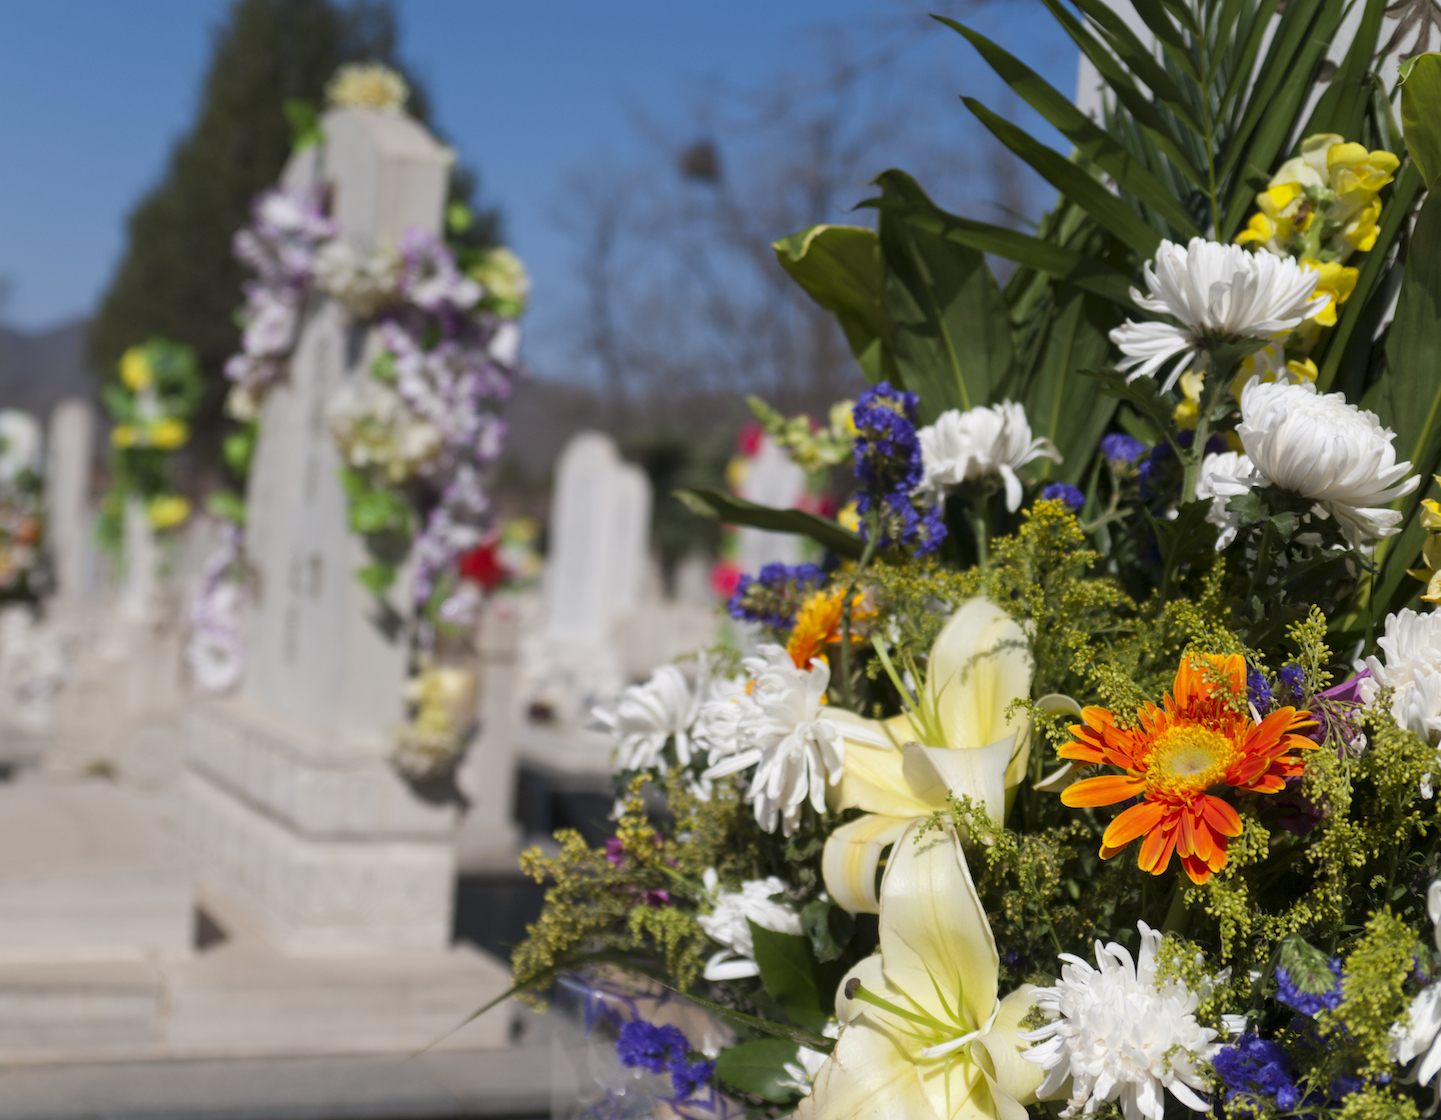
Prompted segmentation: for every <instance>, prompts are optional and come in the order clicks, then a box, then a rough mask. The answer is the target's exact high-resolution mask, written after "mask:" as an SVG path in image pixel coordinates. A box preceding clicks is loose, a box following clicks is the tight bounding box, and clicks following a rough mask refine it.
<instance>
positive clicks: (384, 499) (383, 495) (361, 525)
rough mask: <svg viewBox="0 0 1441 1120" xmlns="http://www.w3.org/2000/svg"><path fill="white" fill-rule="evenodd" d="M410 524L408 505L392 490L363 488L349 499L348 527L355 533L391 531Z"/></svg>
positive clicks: (397, 530) (401, 529)
mask: <svg viewBox="0 0 1441 1120" xmlns="http://www.w3.org/2000/svg"><path fill="white" fill-rule="evenodd" d="M409 524H410V506H409V505H407V504H406V501H405V499H404V498H403V497H401V496H400V495H399V494H397V493H395V492H394V491H392V490H384V489H378V488H377V489H374V490H365V491H363V492H361V493H359V494H356V495H353V496H352V497H351V499H350V527H351V529H353V530H354V531H355V532H357V533H362V534H371V533H393V532H400V531H403V530H404V529H405V528H406V527H407V526H408V525H409Z"/></svg>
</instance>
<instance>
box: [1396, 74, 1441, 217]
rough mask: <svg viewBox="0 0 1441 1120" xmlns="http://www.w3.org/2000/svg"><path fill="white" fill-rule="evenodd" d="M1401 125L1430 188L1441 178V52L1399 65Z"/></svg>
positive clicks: (1414, 158)
mask: <svg viewBox="0 0 1441 1120" xmlns="http://www.w3.org/2000/svg"><path fill="white" fill-rule="evenodd" d="M1401 128H1402V130H1403V131H1404V133H1405V136H1406V148H1407V150H1408V151H1409V152H1410V155H1411V158H1412V159H1413V160H1414V161H1415V163H1416V166H1417V167H1419V168H1420V169H1421V177H1422V179H1423V180H1425V183H1426V189H1427V190H1431V189H1432V188H1433V187H1435V185H1436V182H1437V180H1438V179H1441V54H1436V53H1431V54H1423V55H1420V56H1418V57H1417V58H1413V59H1410V60H1409V61H1408V62H1406V63H1405V64H1403V65H1402V67H1401Z"/></svg>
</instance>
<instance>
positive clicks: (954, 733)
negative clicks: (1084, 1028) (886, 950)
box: [822, 598, 1034, 914]
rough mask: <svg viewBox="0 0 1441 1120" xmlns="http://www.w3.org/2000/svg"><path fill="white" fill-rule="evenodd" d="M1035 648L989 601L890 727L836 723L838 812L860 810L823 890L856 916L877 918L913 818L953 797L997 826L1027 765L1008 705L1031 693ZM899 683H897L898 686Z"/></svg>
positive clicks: (974, 602) (836, 715) (945, 630)
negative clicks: (886, 861) (841, 743)
mask: <svg viewBox="0 0 1441 1120" xmlns="http://www.w3.org/2000/svg"><path fill="white" fill-rule="evenodd" d="M1033 671H1034V666H1033V663H1032V660H1031V651H1030V643H1029V642H1028V641H1027V640H1026V635H1025V633H1024V632H1023V631H1022V630H1021V628H1020V626H1018V625H1017V624H1016V622H1015V620H1014V619H1012V618H1011V617H1010V616H1009V615H1008V614H1006V613H1005V612H1004V611H1003V610H1001V608H1000V607H998V606H996V605H995V604H994V603H992V602H990V601H989V600H987V599H980V598H977V599H970V600H968V601H967V602H965V603H963V604H962V605H961V607H960V609H959V610H957V611H956V613H955V614H953V615H952V616H951V618H950V620H949V621H948V622H947V623H946V624H945V626H943V627H941V632H940V634H938V635H937V636H936V641H935V645H934V646H932V648H931V657H930V662H929V664H928V666H927V669H926V681H925V684H924V685H922V686H921V688H920V690H919V692H918V693H917V694H916V695H915V696H914V697H913V698H911V700H910V703H909V710H908V711H907V712H906V713H905V714H902V715H899V716H896V717H894V718H892V719H889V720H886V721H884V722H878V721H875V720H868V719H863V718H861V717H860V716H857V715H853V714H852V713H849V712H841V711H832V712H830V713H829V715H830V718H831V719H832V720H834V721H835V722H836V724H837V725H838V726H839V727H840V728H841V732H842V734H843V735H844V737H845V740H846V753H845V765H844V768H843V770H842V772H841V776H840V781H839V782H838V783H837V784H836V785H835V786H833V787H832V788H831V790H830V791H829V795H828V797H827V800H828V802H829V803H830V806H831V808H832V809H837V810H839V809H864V810H866V812H867V813H869V814H872V815H870V816H865V817H860V818H858V819H857V820H854V821H851V822H850V823H849V824H845V825H842V826H841V827H840V828H838V829H836V831H835V832H833V833H832V834H831V836H830V838H829V839H828V840H827V841H826V848H825V853H824V855H823V858H822V869H823V871H824V874H825V880H826V890H828V891H829V892H830V895H831V898H832V899H833V900H834V901H835V902H836V904H837V905H838V906H841V907H842V908H844V909H846V910H849V911H851V912H852V913H861V912H865V913H871V914H874V913H876V912H877V911H878V909H879V900H878V899H877V897H876V891H875V878H876V867H877V864H878V862H879V860H880V856H881V853H882V852H883V851H884V850H885V848H886V847H887V846H889V845H891V844H894V843H895V842H896V839H897V837H899V836H900V834H901V833H902V832H903V831H904V830H905V827H906V826H907V825H908V824H909V823H910V822H911V821H913V820H915V819H916V818H917V817H929V816H930V815H931V814H932V813H934V812H935V811H936V810H937V809H944V808H945V807H946V796H947V794H955V795H957V796H965V797H969V798H970V799H971V801H972V802H973V803H974V804H976V805H984V806H985V808H986V811H987V813H988V814H989V815H990V817H991V818H992V819H993V820H995V821H996V822H997V823H999V822H1000V821H1001V820H1002V819H1003V818H1004V817H1005V813H1006V801H1007V797H1008V794H1009V793H1010V791H1011V790H1014V789H1015V787H1016V786H1018V785H1019V784H1020V782H1021V780H1022V778H1024V777H1025V774H1026V767H1027V765H1028V763H1029V761H1030V730H1031V729H1030V723H1029V721H1027V720H1026V719H1025V718H1024V717H1017V718H1015V719H1011V718H1009V717H1008V712H1009V709H1010V706H1011V704H1012V703H1013V702H1014V701H1015V700H1017V699H1018V698H1019V699H1024V698H1026V697H1028V696H1029V695H1030V694H1031V677H1032V673H1033ZM896 679H897V680H899V677H897V678H896Z"/></svg>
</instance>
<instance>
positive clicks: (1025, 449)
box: [917, 401, 1061, 512]
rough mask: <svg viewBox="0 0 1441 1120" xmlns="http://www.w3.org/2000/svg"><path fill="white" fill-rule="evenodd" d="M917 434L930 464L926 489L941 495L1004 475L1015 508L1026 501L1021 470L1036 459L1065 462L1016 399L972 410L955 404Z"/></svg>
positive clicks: (1010, 504)
mask: <svg viewBox="0 0 1441 1120" xmlns="http://www.w3.org/2000/svg"><path fill="white" fill-rule="evenodd" d="M917 435H918V437H919V438H920V442H921V463H922V465H923V467H924V469H925V476H924V477H923V479H922V481H921V486H920V488H921V489H922V490H926V491H929V492H931V493H932V494H935V495H936V496H937V497H940V496H943V495H944V494H945V492H946V490H948V489H949V488H951V487H953V486H959V485H960V484H961V483H963V482H972V481H975V480H976V479H980V478H987V477H992V476H999V477H1000V478H1001V479H1002V480H1003V481H1004V482H1005V485H1006V508H1007V509H1009V510H1011V511H1013V512H1014V511H1015V510H1016V509H1018V508H1019V507H1020V504H1021V480H1020V478H1019V477H1018V476H1017V475H1016V471H1018V470H1019V469H1020V468H1021V467H1023V466H1025V465H1026V464H1027V463H1029V462H1030V461H1031V460H1032V459H1039V458H1046V459H1050V460H1051V461H1052V462H1055V463H1059V462H1060V461H1061V454H1060V452H1058V451H1057V450H1056V448H1055V445H1054V444H1052V443H1051V441H1050V440H1048V439H1045V438H1035V439H1033V438H1032V437H1031V425H1030V422H1029V421H1027V419H1026V410H1025V409H1024V408H1023V407H1022V406H1021V405H1019V404H1017V403H1016V402H1015V401H1004V402H1002V403H1001V404H998V405H991V406H989V407H986V406H982V407H980V408H973V409H970V410H969V411H967V412H962V411H960V410H959V409H955V408H953V409H950V410H948V411H946V412H943V413H941V415H940V416H938V417H937V418H936V422H935V423H934V424H931V425H930V426H929V427H925V428H922V429H921V430H920V431H919V432H918V433H917Z"/></svg>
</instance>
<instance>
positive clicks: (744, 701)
mask: <svg viewBox="0 0 1441 1120" xmlns="http://www.w3.org/2000/svg"><path fill="white" fill-rule="evenodd" d="M754 710H755V705H754V704H753V703H752V702H751V698H750V688H749V681H748V680H747V678H745V677H739V678H736V679H733V680H732V679H727V678H724V677H722V678H718V679H716V680H713V681H711V682H710V683H709V685H708V686H707V689H706V697H705V699H704V700H703V701H702V702H701V705H700V710H699V712H698V713H697V714H696V719H695V725H694V727H692V729H691V738H692V740H693V741H694V743H695V745H696V748H697V749H698V750H700V751H703V752H704V753H705V756H706V760H707V763H708V765H712V766H713V765H715V764H716V763H718V762H720V760H721V759H723V758H729V757H730V756H731V755H733V754H738V753H739V752H740V751H742V750H744V749H745V748H744V747H743V746H742V745H741V741H740V721H741V717H742V716H744V715H746V714H747V713H750V712H753V711H754Z"/></svg>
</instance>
